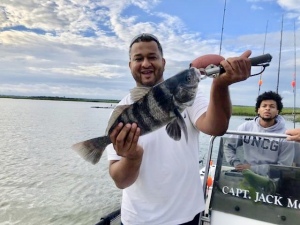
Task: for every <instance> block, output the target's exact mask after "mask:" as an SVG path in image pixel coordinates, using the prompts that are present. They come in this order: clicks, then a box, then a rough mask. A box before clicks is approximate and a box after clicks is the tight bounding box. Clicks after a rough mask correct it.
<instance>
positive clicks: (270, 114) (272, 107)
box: [257, 100, 279, 121]
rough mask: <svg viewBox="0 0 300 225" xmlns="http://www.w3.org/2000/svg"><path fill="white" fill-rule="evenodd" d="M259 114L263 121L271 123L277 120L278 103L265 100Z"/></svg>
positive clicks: (261, 104)
mask: <svg viewBox="0 0 300 225" xmlns="http://www.w3.org/2000/svg"><path fill="white" fill-rule="evenodd" d="M257 112H258V114H259V116H260V118H262V119H263V120H265V121H271V120H273V119H275V118H276V116H277V115H278V113H279V110H278V109H277V103H276V102H275V101H274V100H264V101H262V102H261V103H260V106H259V108H258V110H257Z"/></svg>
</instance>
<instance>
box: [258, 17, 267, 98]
mask: <svg viewBox="0 0 300 225" xmlns="http://www.w3.org/2000/svg"><path fill="white" fill-rule="evenodd" d="M268 23H269V20H267V26H266V32H265V41H264V48H263V54H265V47H266V39H267V31H268ZM262 74H263V73H261V74H260V76H259V81H258V94H257V96H259V94H260V86H261V85H262V79H261V78H262Z"/></svg>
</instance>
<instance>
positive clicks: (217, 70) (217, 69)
mask: <svg viewBox="0 0 300 225" xmlns="http://www.w3.org/2000/svg"><path fill="white" fill-rule="evenodd" d="M249 59H250V62H251V66H262V67H263V69H262V71H261V72H259V73H257V74H252V75H250V77H252V76H256V75H259V74H261V73H262V72H264V71H265V68H266V67H267V66H269V65H270V62H271V60H272V56H271V55H270V54H263V55H260V56H256V57H252V58H249ZM199 71H200V74H201V76H202V77H201V80H203V79H205V78H206V77H210V78H216V77H219V76H220V75H221V74H222V73H224V72H225V69H224V68H223V66H221V65H220V66H215V65H211V66H208V67H207V68H205V69H202V68H200V69H199Z"/></svg>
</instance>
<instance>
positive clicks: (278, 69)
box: [276, 15, 283, 94]
mask: <svg viewBox="0 0 300 225" xmlns="http://www.w3.org/2000/svg"><path fill="white" fill-rule="evenodd" d="M282 30H283V15H282V20H281V37H280V49H279V63H278V76H277V88H276V93H277V94H278V87H279V74H280V61H281V46H282Z"/></svg>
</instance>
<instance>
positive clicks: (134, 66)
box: [129, 41, 165, 87]
mask: <svg viewBox="0 0 300 225" xmlns="http://www.w3.org/2000/svg"><path fill="white" fill-rule="evenodd" d="M129 68H130V70H131V73H132V76H133V78H134V79H135V81H136V84H137V86H147V87H152V86H154V85H155V84H158V83H160V82H161V81H163V72H164V68H165V59H164V58H163V57H162V55H161V53H160V51H159V49H158V46H157V44H156V42H155V41H150V42H137V43H134V44H133V45H132V46H131V51H130V62H129Z"/></svg>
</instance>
